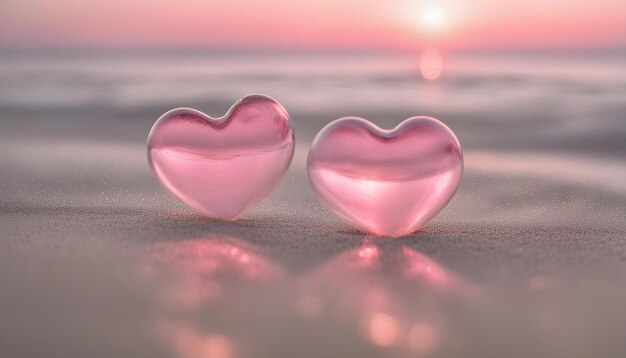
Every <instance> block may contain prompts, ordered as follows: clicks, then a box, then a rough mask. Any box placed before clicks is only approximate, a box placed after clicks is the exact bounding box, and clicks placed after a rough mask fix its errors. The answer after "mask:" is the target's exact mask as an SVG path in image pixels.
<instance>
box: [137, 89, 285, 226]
mask: <svg viewBox="0 0 626 358" xmlns="http://www.w3.org/2000/svg"><path fill="white" fill-rule="evenodd" d="M293 150H294V136H293V129H292V128H291V122H290V120H289V115H288V114H287V111H286V110H285V108H283V106H281V105H280V103H278V102H277V101H275V100H274V99H272V98H269V97H266V96H261V95H251V96H247V97H244V98H242V99H240V100H239V101H238V102H237V103H235V104H234V105H233V106H232V107H231V108H230V110H228V112H227V113H226V114H225V115H224V116H223V117H220V118H211V117H209V116H207V115H206V114H204V113H202V112H199V111H196V110H194V109H190V108H177V109H174V110H171V111H169V112H167V113H165V114H164V115H162V116H161V118H159V119H158V120H157V121H156V123H155V124H154V126H153V127H152V130H151V131H150V135H149V136H148V161H149V163H150V167H151V168H152V170H153V172H154V174H155V176H156V177H157V179H158V180H159V182H160V183H161V184H162V185H163V187H165V189H167V190H168V191H169V192H170V193H172V194H173V195H174V196H175V197H176V198H178V199H180V200H181V201H182V202H183V203H185V204H187V205H189V206H191V207H192V208H194V209H196V210H199V211H201V212H203V213H205V214H206V215H208V216H210V217H212V218H217V219H223V220H236V219H238V218H240V217H241V216H242V215H243V214H245V213H246V212H247V211H248V210H250V209H252V207H253V206H254V205H255V204H257V203H258V202H259V201H261V200H262V199H263V198H264V197H265V196H267V194H269V193H270V192H271V191H272V189H273V188H274V187H275V186H276V184H278V182H279V181H280V179H281V178H282V177H283V176H284V174H285V172H286V171H287V168H288V167H289V164H290V163H291V158H292V157H293Z"/></svg>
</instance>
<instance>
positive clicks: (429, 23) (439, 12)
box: [422, 6, 444, 29]
mask: <svg viewBox="0 0 626 358" xmlns="http://www.w3.org/2000/svg"><path fill="white" fill-rule="evenodd" d="M443 20H444V13H443V9H442V8H441V7H439V6H430V7H427V8H425V9H424V10H423V12H422V23H423V24H424V26H425V27H427V28H432V29H434V28H438V27H440V26H441V25H442V24H443Z"/></svg>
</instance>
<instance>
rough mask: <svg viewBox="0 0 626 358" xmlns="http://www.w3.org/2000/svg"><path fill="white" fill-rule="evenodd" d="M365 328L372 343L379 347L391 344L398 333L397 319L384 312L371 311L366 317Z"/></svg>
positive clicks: (395, 339)
mask: <svg viewBox="0 0 626 358" xmlns="http://www.w3.org/2000/svg"><path fill="white" fill-rule="evenodd" d="M365 329H366V334H367V335H368V337H369V339H370V340H371V341H372V343H374V344H375V345H377V346H381V347H389V346H392V345H393V344H394V343H396V341H397V340H398V336H399V335H400V327H399V325H398V320H397V319H396V318H395V317H393V316H392V315H390V314H388V313H385V312H374V313H372V314H371V315H370V316H369V317H368V318H367V319H366V322H365Z"/></svg>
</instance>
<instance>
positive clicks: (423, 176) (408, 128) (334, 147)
mask: <svg viewBox="0 0 626 358" xmlns="http://www.w3.org/2000/svg"><path fill="white" fill-rule="evenodd" d="M308 170H309V179H310V181H311V184H312V186H313V189H314V191H315V193H316V195H317V197H318V198H319V199H320V201H321V202H322V203H323V204H324V205H325V206H327V207H328V208H329V209H330V210H332V211H333V212H334V213H335V214H337V215H338V216H339V217H341V218H343V219H344V220H346V221H347V222H348V223H350V224H352V225H353V226H355V227H357V228H358V229H360V230H362V231H365V232H368V233H372V234H375V235H381V236H393V237H398V236H403V235H407V234H410V233H412V232H414V231H417V230H419V229H420V228H421V227H422V226H423V225H424V224H425V223H426V222H428V221H429V220H430V219H432V218H433V217H434V216H435V215H437V213H438V212H439V211H440V210H441V209H443V208H444V207H445V206H446V204H447V203H448V202H449V201H450V199H451V198H452V196H453V195H454V192H455V191H456V189H457V188H458V186H459V184H460V182H461V177H462V173H463V154H462V151H461V145H460V143H459V141H458V139H457V138H456V136H455V135H454V133H453V132H452V130H450V128H448V127H447V126H446V125H445V124H443V123H441V122H440V121H438V120H436V119H434V118H430V117H412V118H409V119H407V120H405V121H403V122H402V123H400V124H399V125H398V126H397V127H396V128H394V129H391V130H383V129H381V128H379V127H377V126H376V125H374V124H372V123H371V122H369V121H367V120H365V119H363V118H357V117H346V118H341V119H338V120H336V121H334V122H331V123H330V124H328V125H327V126H326V127H324V128H323V129H322V130H321V131H320V132H319V133H318V135H317V136H316V137H315V140H314V141H313V145H312V146H311V149H310V151H309V158H308Z"/></svg>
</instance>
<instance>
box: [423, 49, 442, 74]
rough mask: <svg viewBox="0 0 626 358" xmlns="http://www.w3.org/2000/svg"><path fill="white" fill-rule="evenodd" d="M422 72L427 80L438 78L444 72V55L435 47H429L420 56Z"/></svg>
mask: <svg viewBox="0 0 626 358" xmlns="http://www.w3.org/2000/svg"><path fill="white" fill-rule="evenodd" d="M420 72H421V74H422V77H424V78H425V79H427V80H431V81H433V80H436V79H438V78H439V77H441V74H442V73H443V56H442V55H441V51H439V50H437V49H435V48H427V49H425V50H424V51H422V54H421V56H420Z"/></svg>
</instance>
